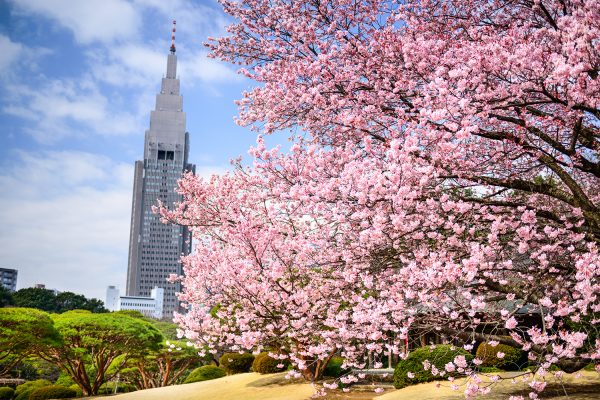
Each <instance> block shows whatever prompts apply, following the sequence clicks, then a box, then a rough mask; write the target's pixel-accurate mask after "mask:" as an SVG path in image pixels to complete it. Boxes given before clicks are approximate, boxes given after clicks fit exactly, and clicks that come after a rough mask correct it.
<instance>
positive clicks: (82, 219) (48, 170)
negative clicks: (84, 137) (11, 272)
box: [0, 151, 133, 300]
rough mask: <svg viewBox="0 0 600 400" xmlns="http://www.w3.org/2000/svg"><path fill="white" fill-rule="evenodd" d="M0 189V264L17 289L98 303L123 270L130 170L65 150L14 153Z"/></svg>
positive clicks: (104, 159)
mask: <svg viewBox="0 0 600 400" xmlns="http://www.w3.org/2000/svg"><path fill="white" fill-rule="evenodd" d="M17 159H18V160H17V161H16V162H14V163H11V164H10V165H4V166H3V168H2V172H1V174H0V185H1V186H2V187H3V188H6V190H3V191H2V192H1V193H0V201H1V202H2V207H1V208H0V221H2V230H0V241H1V242H2V246H1V247H0V263H1V264H2V265H3V266H6V267H10V268H17V269H18V270H19V279H18V281H19V282H18V284H19V287H28V286H31V285H33V284H35V283H45V284H46V285H47V287H49V288H56V289H58V290H68V291H73V292H81V293H85V294H86V295H88V296H93V297H98V298H100V299H102V300H103V299H104V291H105V290H106V286H107V285H110V284H122V283H124V281H125V274H126V271H127V248H128V241H129V219H130V212H131V192H132V178H133V168H132V165H126V164H123V163H117V162H115V161H113V160H111V159H110V158H108V157H104V156H100V155H95V154H90V153H81V152H71V151H61V152H34V153H26V152H19V153H18V154H17Z"/></svg>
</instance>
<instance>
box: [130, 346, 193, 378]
mask: <svg viewBox="0 0 600 400" xmlns="http://www.w3.org/2000/svg"><path fill="white" fill-rule="evenodd" d="M202 362H203V359H202V358H200V356H198V351H197V350H196V349H195V348H194V347H188V346H186V344H185V343H184V342H177V341H169V340H167V341H165V342H164V343H163V344H162V346H161V348H160V349H158V350H156V351H149V352H148V353H147V354H144V355H141V356H140V357H137V358H134V359H132V360H131V361H130V362H129V363H128V365H129V366H130V368H129V369H128V370H127V373H125V374H123V375H122V376H123V379H124V380H126V381H127V382H129V383H131V384H133V385H134V386H135V387H137V388H138V389H149V388H155V387H163V386H170V385H173V384H176V383H179V382H180V381H181V380H182V378H183V376H184V374H185V372H186V371H188V370H190V369H192V368H195V367H198V366H199V365H201V364H202Z"/></svg>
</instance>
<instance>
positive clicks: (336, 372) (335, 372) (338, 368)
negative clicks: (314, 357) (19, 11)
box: [323, 356, 348, 378]
mask: <svg viewBox="0 0 600 400" xmlns="http://www.w3.org/2000/svg"><path fill="white" fill-rule="evenodd" d="M343 363H344V359H343V358H342V357H340V356H333V357H331V359H330V360H329V362H328V363H327V365H326V366H325V370H324V371H323V375H324V376H329V377H331V378H339V377H340V376H342V375H344V374H345V373H346V372H348V370H347V369H342V364H343Z"/></svg>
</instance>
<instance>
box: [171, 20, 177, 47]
mask: <svg viewBox="0 0 600 400" xmlns="http://www.w3.org/2000/svg"><path fill="white" fill-rule="evenodd" d="M176 26H177V21H175V20H173V31H172V32H171V54H175V31H176Z"/></svg>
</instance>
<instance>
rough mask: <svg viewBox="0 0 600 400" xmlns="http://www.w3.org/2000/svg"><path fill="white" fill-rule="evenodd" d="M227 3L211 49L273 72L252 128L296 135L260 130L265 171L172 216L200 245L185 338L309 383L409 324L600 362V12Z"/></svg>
mask: <svg viewBox="0 0 600 400" xmlns="http://www.w3.org/2000/svg"><path fill="white" fill-rule="evenodd" d="M222 4H223V6H224V8H225V11H226V12H227V13H228V14H229V15H230V16H231V17H232V18H233V21H235V22H234V24H235V25H234V26H233V27H231V28H230V29H229V30H228V31H227V32H228V33H227V35H228V36H226V37H222V38H218V39H215V40H214V41H211V43H210V44H209V46H210V47H211V49H212V52H213V56H215V57H217V58H220V59H222V60H225V61H229V62H233V63H236V64H239V65H242V67H243V69H242V71H241V72H242V74H244V75H245V76H247V77H248V78H250V79H253V80H254V81H256V86H255V88H254V89H252V90H251V91H248V92H246V93H244V95H243V96H244V98H243V99H242V100H240V102H239V105H240V116H239V120H238V121H239V123H240V124H242V125H245V126H251V127H252V128H254V129H256V130H257V131H259V132H261V133H264V134H279V133H280V132H282V131H286V132H287V131H289V132H291V134H290V135H291V137H290V139H291V141H292V143H291V146H290V149H289V151H287V152H282V150H280V149H277V148H276V149H269V148H267V146H266V145H265V140H264V139H263V138H262V137H259V138H258V140H257V145H256V147H255V148H253V149H251V154H252V156H253V157H254V163H253V164H252V166H250V167H242V166H241V165H240V166H239V167H238V169H237V170H236V171H233V172H231V173H228V174H224V175H222V176H214V177H212V178H211V179H210V180H204V179H201V178H199V177H193V176H191V175H188V176H186V177H185V178H184V179H183V180H182V181H181V182H180V186H179V189H180V192H181V193H182V195H183V200H182V202H181V204H179V205H177V206H176V207H174V208H173V209H172V210H167V209H166V208H165V207H163V209H162V211H161V212H162V216H163V217H164V218H165V220H169V221H174V222H176V223H180V224H183V225H186V226H189V227H190V228H191V230H192V231H193V234H194V235H195V238H196V239H197V243H198V246H196V248H195V252H194V254H192V255H190V256H189V257H186V258H185V259H184V274H182V277H181V278H180V279H181V282H182V286H183V287H184V292H183V293H182V295H181V300H182V301H183V302H184V303H186V304H189V309H188V310H187V311H188V312H187V313H186V314H185V315H180V316H178V317H177V319H178V322H179V323H180V324H181V326H182V329H183V331H184V332H185V334H186V336H187V337H188V338H189V339H190V340H194V341H196V342H197V344H198V346H199V347H203V346H209V347H210V349H211V350H216V351H218V350H219V349H221V348H230V349H234V350H240V351H250V350H252V351H262V350H263V349H265V348H277V349H281V351H282V352H285V354H289V356H290V360H291V362H292V363H293V364H294V366H295V367H296V368H297V369H298V370H299V371H300V372H302V374H303V375H304V376H305V377H307V378H308V379H314V378H315V377H318V376H319V373H320V371H322V368H323V367H324V365H323V364H326V362H327V359H328V357H331V355H332V354H337V353H339V354H341V355H342V356H343V357H344V359H345V360H346V363H347V364H348V365H349V366H351V367H354V368H361V367H363V366H364V364H365V363H364V362H363V361H364V351H365V349H369V351H371V352H372V353H373V354H374V355H375V356H376V357H380V356H381V355H382V354H383V353H385V352H387V350H388V347H389V348H391V350H392V352H393V353H395V355H402V353H403V351H404V349H405V343H404V341H405V340H408V339H414V338H413V337H412V336H411V337H409V334H411V335H412V334H413V333H414V332H420V333H416V334H424V333H430V332H435V333H437V334H438V335H440V336H443V337H444V338H446V339H448V340H450V341H452V342H453V343H461V344H463V345H472V342H473V341H474V340H475V341H476V342H482V341H492V340H495V341H498V342H499V343H502V344H507V345H511V346H515V347H520V348H525V349H527V350H526V351H527V352H528V353H529V354H528V357H529V358H530V361H531V362H532V363H533V364H534V365H535V366H538V367H539V366H543V365H544V364H546V362H547V360H554V359H556V361H557V365H560V368H561V369H563V370H565V371H567V372H570V371H576V370H578V369H580V368H582V367H583V366H585V365H586V364H588V363H589V362H590V361H591V360H592V359H595V358H597V354H598V351H600V341H596V340H593V341H590V340H588V337H591V336H593V334H594V331H595V330H597V325H598V324H597V321H598V320H599V317H600V316H599V312H600V296H597V293H598V292H599V291H600V282H599V277H600V273H599V269H598V265H599V264H600V255H599V243H600V192H599V191H598V187H600V164H599V163H600V146H599V139H600V109H599V108H598V101H597V99H598V98H599V95H600V69H599V67H598V66H599V65H600V61H599V60H600V47H599V46H598V37H600V19H599V18H597V15H598V14H599V13H600V2H598V1H570V2H565V1H558V0H548V1H544V2H539V1H533V2H532V1H527V2H522V1H520V2H514V1H508V0H495V1H488V0H468V1H463V0H460V1H459V0H448V1H434V0H407V1H401V2H394V1H388V0H368V1H362V2H347V1H339V0H326V1H319V2H297V1H291V0H277V1H276V2H273V1H271V0H241V1H229V0H223V1H222ZM215 305H218V309H217V310H215V312H214V313H213V315H211V313H209V311H210V310H211V308H212V307H213V306H215ZM523 312H526V313H528V314H529V315H528V317H527V318H524V316H523V315H522V314H523ZM215 316H216V318H215ZM584 316H589V317H590V321H595V322H596V323H595V324H583V325H581V326H575V325H572V326H568V325H567V321H580V320H581V319H582V318H583V317H584ZM507 335H509V336H510V338H507V337H506V336H507ZM470 371H472V372H471V374H475V373H476V368H470ZM474 381H475V380H471V381H470V383H472V384H470V385H469V386H468V388H467V389H468V390H467V392H466V393H465V395H466V396H467V397H471V396H475V395H478V394H481V393H482V392H485V391H487V388H486V387H483V386H481V387H480V386H479V385H478V384H476V382H474ZM534 386H535V387H534V388H533V390H534V391H536V392H537V391H538V389H539V390H541V388H542V385H534ZM534 395H536V396H537V395H538V394H537V393H531V397H533V396H534Z"/></svg>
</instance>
